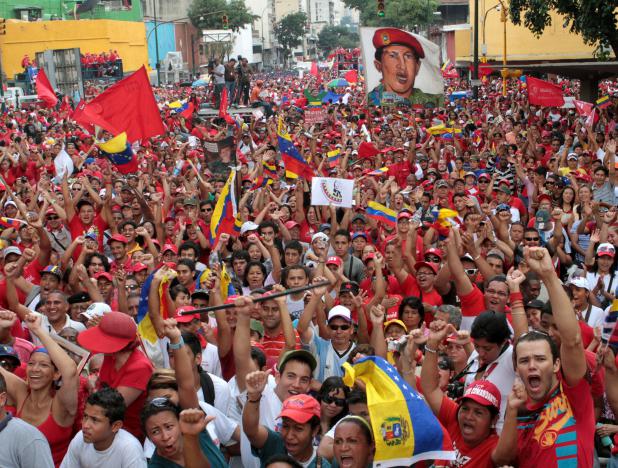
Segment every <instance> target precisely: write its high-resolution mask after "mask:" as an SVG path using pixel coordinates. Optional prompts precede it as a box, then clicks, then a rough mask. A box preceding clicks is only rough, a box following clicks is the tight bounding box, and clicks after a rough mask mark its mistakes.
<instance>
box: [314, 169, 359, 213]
mask: <svg viewBox="0 0 618 468" xmlns="http://www.w3.org/2000/svg"><path fill="white" fill-rule="evenodd" d="M352 200H354V181H353V180H348V179H334V178H332V177H314V178H313V179H312V180H311V204H312V205H316V206H319V205H326V206H328V205H333V206H342V207H344V208H351V207H352Z"/></svg>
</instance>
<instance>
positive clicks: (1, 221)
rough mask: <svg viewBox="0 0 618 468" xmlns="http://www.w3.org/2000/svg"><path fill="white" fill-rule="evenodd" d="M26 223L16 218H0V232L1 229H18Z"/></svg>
mask: <svg viewBox="0 0 618 468" xmlns="http://www.w3.org/2000/svg"><path fill="white" fill-rule="evenodd" d="M26 224H28V223H26V222H25V221H22V220H21V219H16V218H5V217H2V218H0V230H1V229H11V228H13V229H19V228H20V227H21V226H24V225H26Z"/></svg>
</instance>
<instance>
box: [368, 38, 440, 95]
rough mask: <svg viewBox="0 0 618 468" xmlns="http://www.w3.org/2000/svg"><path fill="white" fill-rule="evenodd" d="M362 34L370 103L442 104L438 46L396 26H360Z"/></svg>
mask: <svg viewBox="0 0 618 468" xmlns="http://www.w3.org/2000/svg"><path fill="white" fill-rule="evenodd" d="M360 36H361V48H362V52H363V62H364V63H365V86H366V92H367V101H368V102H369V104H373V105H376V106H380V105H383V104H384V105H393V104H394V103H397V104H398V103H405V104H409V105H411V106H423V107H429V106H438V105H441V104H442V100H443V99H444V97H443V94H444V82H443V81H442V74H441V72H440V48H439V46H438V45H436V44H434V43H433V42H431V41H428V40H427V39H425V38H424V37H422V36H419V35H417V34H413V33H411V32H408V31H404V30H403V29H397V28H361V30H360Z"/></svg>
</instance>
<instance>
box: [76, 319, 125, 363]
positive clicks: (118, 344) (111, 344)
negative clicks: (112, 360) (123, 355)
mask: <svg viewBox="0 0 618 468" xmlns="http://www.w3.org/2000/svg"><path fill="white" fill-rule="evenodd" d="M136 337H137V324H136V323H135V320H133V319H132V318H131V317H130V316H128V315H127V314H123V313H122V312H108V313H107V314H104V315H103V317H101V321H100V322H99V324H98V325H97V326H96V327H92V328H89V329H88V330H85V331H83V332H81V333H80V334H79V335H77V342H78V344H79V345H80V346H81V347H83V348H85V349H87V350H88V351H90V352H92V353H104V354H111V353H116V352H118V351H120V350H121V349H123V348H125V347H126V346H127V345H128V344H130V343H132V342H133V341H134V340H135V338H136Z"/></svg>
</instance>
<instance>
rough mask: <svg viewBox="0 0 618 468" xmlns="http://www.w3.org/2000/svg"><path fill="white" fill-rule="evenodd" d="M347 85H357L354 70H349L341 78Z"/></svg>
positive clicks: (356, 76) (356, 74) (356, 73)
mask: <svg viewBox="0 0 618 468" xmlns="http://www.w3.org/2000/svg"><path fill="white" fill-rule="evenodd" d="M343 77H344V78H345V79H346V81H347V82H348V83H357V82H358V72H357V71H356V70H350V71H349V72H346V74H345V75H344V76H343Z"/></svg>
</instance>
